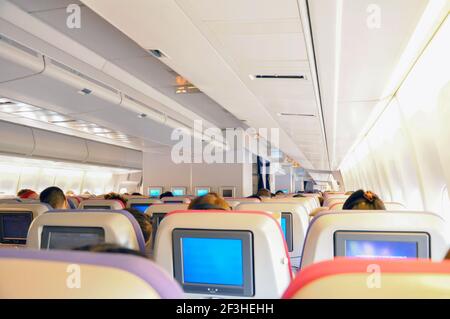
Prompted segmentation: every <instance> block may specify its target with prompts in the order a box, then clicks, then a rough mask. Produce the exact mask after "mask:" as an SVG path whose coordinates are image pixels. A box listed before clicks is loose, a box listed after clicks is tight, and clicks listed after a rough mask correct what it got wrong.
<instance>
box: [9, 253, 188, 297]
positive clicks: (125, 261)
mask: <svg viewBox="0 0 450 319" xmlns="http://www.w3.org/2000/svg"><path fill="white" fill-rule="evenodd" d="M0 268H1V269H2V271H1V272H0V281H1V283H2V289H1V291H0V298H20V299H21V298H30V299H34V298H35V299H41V298H49V299H74V298H83V299H90V298H107V299H112V298H121V299H122V298H140V299H141V298H142V299H159V298H169V299H170V298H174V299H175V298H183V293H182V290H181V288H180V287H179V285H178V284H177V283H176V282H175V281H174V280H173V279H172V278H171V277H170V275H169V274H167V273H166V272H165V271H164V270H163V269H161V268H160V267H158V266H157V265H156V264H154V263H153V262H151V261H150V260H147V259H145V258H143V257H138V256H132V255H125V254H113V253H91V252H79V251H43V250H41V251H38V250H28V249H22V250H17V249H14V250H13V249H1V250H0ZM78 274H79V276H78Z"/></svg>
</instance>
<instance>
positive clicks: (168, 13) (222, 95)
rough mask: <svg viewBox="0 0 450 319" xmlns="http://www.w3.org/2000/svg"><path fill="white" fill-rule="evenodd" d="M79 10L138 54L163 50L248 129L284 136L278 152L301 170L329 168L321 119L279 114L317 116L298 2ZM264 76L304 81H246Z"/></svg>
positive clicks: (203, 0)
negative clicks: (300, 76) (124, 38)
mask: <svg viewBox="0 0 450 319" xmlns="http://www.w3.org/2000/svg"><path fill="white" fill-rule="evenodd" d="M83 3H85V4H86V5H88V6H89V7H90V8H91V9H93V10H94V11H95V12H97V13H98V14H99V15H101V16H102V17H103V18H105V19H106V20H108V21H109V22H110V23H111V24H113V25H114V26H115V27H117V28H118V29H119V30H121V31H122V32H124V33H125V34H126V35H128V36H129V37H130V38H131V39H133V40H134V41H136V43H138V44H139V45H140V46H142V47H143V48H145V49H160V50H162V51H163V52H164V53H166V54H167V56H168V57H169V58H168V59H164V62H165V63H166V64H168V65H169V66H170V67H171V68H172V69H174V70H176V71H177V72H178V73H180V74H182V75H183V76H184V77H186V78H188V79H189V80H190V81H191V82H192V83H194V84H195V85H196V86H197V87H199V88H200V89H201V90H202V91H203V92H205V93H206V94H207V95H208V96H209V97H211V98H212V99H214V100H215V101H216V102H217V103H219V104H220V105H222V106H223V107H225V108H226V109H228V110H229V111H230V112H231V113H232V114H234V115H235V116H236V117H237V118H238V119H241V120H245V121H246V122H247V124H248V125H249V126H252V127H255V128H260V127H261V128H281V129H282V130H281V132H280V148H281V149H282V150H283V151H284V152H285V153H286V154H288V155H289V156H291V157H293V158H295V159H297V160H298V161H299V162H300V163H301V164H302V165H303V166H305V167H307V168H313V167H315V168H324V169H328V168H329V167H328V163H327V159H326V154H325V151H324V150H325V145H324V143H323V140H322V137H321V135H320V134H321V133H320V132H321V126H320V119H319V118H317V117H316V118H313V120H311V118H306V119H305V118H303V117H298V116H296V117H292V118H288V117H285V118H279V117H278V116H277V114H276V113H278V112H289V113H308V114H313V115H317V106H316V105H315V103H314V99H315V97H314V91H313V87H312V83H311V81H310V79H309V78H310V73H309V63H308V60H307V56H306V49H305V44H304V39H303V34H302V28H301V24H300V18H299V11H298V6H297V2H296V0H282V1H281V0H278V1H276V2H274V1H272V0H252V1H241V0H215V1H209V0H195V1H189V0H186V1H184V0H183V1H174V0H154V1H146V0H135V1H133V3H132V4H133V5H129V3H126V2H124V1H120V0H85V1H83ZM266 73H269V74H270V73H276V74H290V75H292V74H297V73H304V74H305V75H306V76H307V78H308V79H307V80H305V81H301V80H254V81H252V80H251V79H250V78H249V74H266ZM304 122H306V125H304ZM312 122H315V123H312ZM287 130H298V131H299V132H301V133H308V134H311V135H313V134H318V136H319V139H318V140H317V141H316V147H315V149H314V150H313V151H311V153H306V152H305V153H303V152H302V151H301V145H302V144H301V143H303V142H304V141H305V139H304V138H302V137H301V136H299V135H297V136H295V137H296V140H294V137H293V136H290V135H289V134H288V133H287ZM276 146H277V145H276ZM299 147H300V148H299ZM315 156H317V159H316V160H314V161H312V160H311V161H310V159H309V157H311V158H314V157H315ZM319 157H320V158H319Z"/></svg>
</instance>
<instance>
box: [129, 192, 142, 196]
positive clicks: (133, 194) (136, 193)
mask: <svg viewBox="0 0 450 319" xmlns="http://www.w3.org/2000/svg"><path fill="white" fill-rule="evenodd" d="M131 196H142V194H141V193H138V192H134V193H132V194H131Z"/></svg>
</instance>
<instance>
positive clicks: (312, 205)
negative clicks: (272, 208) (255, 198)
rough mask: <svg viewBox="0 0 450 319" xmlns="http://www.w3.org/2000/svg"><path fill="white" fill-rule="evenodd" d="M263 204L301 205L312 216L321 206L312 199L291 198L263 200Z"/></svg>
mask: <svg viewBox="0 0 450 319" xmlns="http://www.w3.org/2000/svg"><path fill="white" fill-rule="evenodd" d="M262 202H263V203H300V204H301V205H302V206H303V207H304V208H305V209H306V211H307V212H308V214H310V213H311V212H312V211H313V210H314V209H316V208H318V207H319V206H318V205H317V203H316V200H315V199H314V198H312V197H291V198H273V197H272V198H263V200H262Z"/></svg>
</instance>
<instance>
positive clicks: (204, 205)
mask: <svg viewBox="0 0 450 319" xmlns="http://www.w3.org/2000/svg"><path fill="white" fill-rule="evenodd" d="M188 209H190V210H215V209H218V210H231V207H230V205H228V203H227V201H226V200H225V199H223V198H222V197H220V196H219V195H217V194H216V193H208V194H206V195H203V196H199V197H196V198H194V199H193V200H192V202H191V203H190V204H189V207H188Z"/></svg>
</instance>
